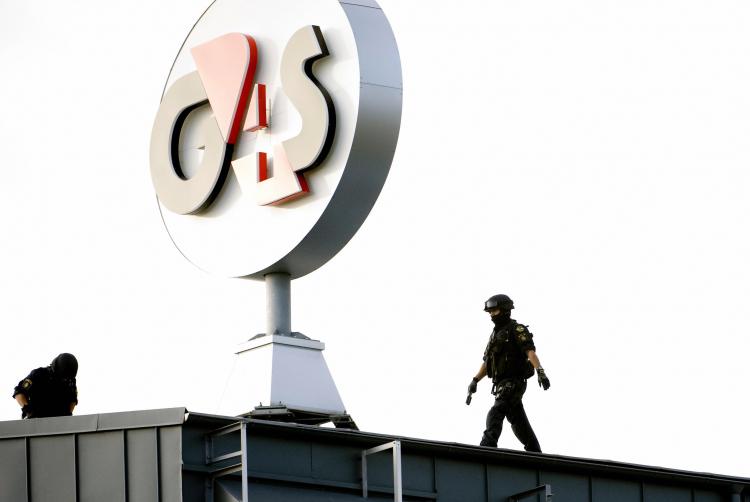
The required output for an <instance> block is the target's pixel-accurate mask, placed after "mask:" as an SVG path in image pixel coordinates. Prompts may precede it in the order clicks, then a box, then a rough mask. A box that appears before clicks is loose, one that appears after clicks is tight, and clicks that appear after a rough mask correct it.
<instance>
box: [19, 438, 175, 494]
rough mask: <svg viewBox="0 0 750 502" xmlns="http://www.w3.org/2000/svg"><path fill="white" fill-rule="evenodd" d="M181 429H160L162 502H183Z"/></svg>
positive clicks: (160, 489) (160, 487)
mask: <svg viewBox="0 0 750 502" xmlns="http://www.w3.org/2000/svg"><path fill="white" fill-rule="evenodd" d="M180 429H181V427H179V426H176V427H163V428H161V429H159V493H160V495H161V496H160V499H159V501H160V502H182V431H181V430H180ZM34 502H36V501H34Z"/></svg>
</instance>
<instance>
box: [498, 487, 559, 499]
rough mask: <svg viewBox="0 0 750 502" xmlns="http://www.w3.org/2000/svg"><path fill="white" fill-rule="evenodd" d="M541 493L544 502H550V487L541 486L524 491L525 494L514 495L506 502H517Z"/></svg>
mask: <svg viewBox="0 0 750 502" xmlns="http://www.w3.org/2000/svg"><path fill="white" fill-rule="evenodd" d="M542 491H543V492H544V502H552V495H553V493H552V485H541V486H537V487H536V488H532V489H531V490H526V491H525V492H521V493H516V494H515V495H511V496H510V497H508V502H518V501H519V500H521V499H525V498H526V497H530V496H532V495H536V494H538V493H539V492H542Z"/></svg>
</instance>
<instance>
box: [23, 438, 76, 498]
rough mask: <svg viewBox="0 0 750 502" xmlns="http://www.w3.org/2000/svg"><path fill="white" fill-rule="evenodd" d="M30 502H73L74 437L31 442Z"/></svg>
mask: <svg viewBox="0 0 750 502" xmlns="http://www.w3.org/2000/svg"><path fill="white" fill-rule="evenodd" d="M29 441H30V444H29V460H30V470H31V500H32V501H33V502H76V471H75V469H76V463H75V436H73V435H67V436H47V437H35V438H31V439H30V440H29Z"/></svg>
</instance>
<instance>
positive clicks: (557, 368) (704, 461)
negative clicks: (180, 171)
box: [0, 0, 750, 476]
mask: <svg viewBox="0 0 750 502" xmlns="http://www.w3.org/2000/svg"><path fill="white" fill-rule="evenodd" d="M380 3H381V6H382V7H383V9H384V11H385V12H386V14H387V15H388V17H389V19H390V22H391V25H392V27H393V29H394V32H395V35H396V39H397V41H398V44H399V50H400V54H401V63H402V67H403V77H404V108H403V119H402V128H401V136H400V139H399V144H398V148H397V151H396V155H395V158H394V162H393V166H392V169H391V174H390V176H389V178H388V180H387V182H386V184H385V187H384V189H383V192H382V194H381V197H380V199H379V200H378V202H377V204H376V206H375V208H374V209H373V211H372V213H371V214H370V217H369V218H368V220H367V221H366V222H365V224H364V225H363V226H362V228H361V229H360V231H359V233H358V234H357V235H356V236H355V237H354V239H352V241H351V242H350V243H349V245H348V246H347V247H346V248H345V249H344V250H343V251H342V252H341V253H339V255H337V256H336V257H335V258H334V259H333V260H331V261H330V262H329V263H328V264H327V265H325V266H323V267H322V268H321V269H319V270H317V271H316V272H314V273H312V274H311V275H309V276H306V277H304V278H302V279H299V280H295V281H294V282H293V284H292V291H293V293H292V294H293V318H292V323H293V329H294V330H295V331H301V332H303V333H304V334H306V335H308V336H310V337H311V338H315V339H320V340H322V341H324V342H325V343H326V346H327V348H326V350H325V353H324V354H325V357H326V360H327V362H328V365H329V367H330V369H331V372H332V373H333V376H334V378H335V380H336V382H337V385H338V388H339V391H340V393H341V396H342V398H343V400H344V403H345V405H346V407H347V410H348V411H349V413H351V414H352V415H353V417H354V418H355V420H356V421H357V423H358V425H359V426H360V428H361V429H363V430H367V431H372V432H380V433H387V434H398V435H404V436H411V437H418V438H425V439H433V440H442V441H456V442H462V443H470V444H477V443H478V442H479V439H480V437H481V433H482V430H483V428H484V417H485V414H486V412H487V410H488V409H489V407H490V406H491V404H492V397H491V396H490V394H489V384H488V382H487V381H486V380H485V381H483V382H482V383H481V384H480V388H479V393H478V394H477V395H475V397H474V401H473V403H472V405H471V406H470V407H467V406H466V405H465V404H464V399H465V392H466V387H467V385H468V383H469V381H470V379H471V377H472V376H473V375H474V374H475V372H476V370H477V368H478V367H479V364H480V363H481V356H482V351H483V350H484V346H485V344H486V341H487V337H488V335H489V333H490V331H491V324H490V322H489V319H488V318H487V316H486V314H485V313H484V312H482V304H483V302H484V300H485V299H486V298H487V297H489V296H490V295H493V294H496V293H500V292H503V293H507V294H509V295H510V296H511V297H512V298H513V299H514V300H515V302H516V307H517V308H516V310H515V311H514V317H515V318H516V319H517V320H518V321H519V322H522V323H524V324H528V325H529V329H530V330H531V331H532V332H533V333H534V335H535V341H536V344H537V348H538V354H539V357H540V359H541V361H542V364H543V365H544V367H545V368H546V370H547V374H548V376H549V378H550V380H551V382H552V387H551V389H550V390H549V391H547V392H543V391H542V390H541V389H539V388H538V387H537V386H536V384H535V383H534V382H531V385H529V389H528V391H527V393H526V396H525V398H524V403H525V405H526V409H527V414H528V415H529V418H530V421H531V423H532V425H533V427H534V429H535V431H536V433H537V436H538V437H539V440H540V443H541V445H542V448H543V450H544V451H545V452H549V453H556V454H563V455H571V456H584V457H593V458H602V459H612V460H618V461H625V462H636V463H643V464H649V465H658V466H664V467H672V468H679V469H688V470H696V471H709V472H715V473H721V474H732V475H741V476H750V464H748V461H747V451H748V450H749V449H750V434H749V433H748V430H747V426H746V422H747V417H748V405H747V402H748V400H747V395H748V390H747V388H746V386H747V384H748V381H747V380H748V379H747V375H748V370H747V368H746V366H745V365H746V364H747V352H748V349H750V337H749V336H748V335H749V334H750V318H749V317H748V315H747V312H748V308H747V305H748V304H749V303H750V260H748V256H749V253H750V239H749V238H748V237H747V234H748V232H747V227H748V221H749V220H750V198H749V197H748V194H750V169H749V168H748V166H750V139H749V138H750V91H749V89H750V57H749V56H750V4H748V3H747V2H740V1H723V0H715V1H711V2H708V1H695V0H648V1H646V0H631V1H628V2H624V1H621V2H612V1H607V0H604V1H603V0H539V1H535V2H507V1H497V0H493V1H489V0H487V1H465V2H461V3H458V2H445V1H431V2H427V1H424V0H400V1H399V0H381V1H380ZM207 6H208V2H207V1H205V0H181V1H177V0H164V1H160V2H146V1H136V2H96V1H92V0H81V1H77V2H52V1H47V0H43V1H38V2H17V1H10V0H0V96H2V98H3V103H2V106H1V107H0V111H1V117H2V118H0V142H2V152H3V155H2V158H1V161H0V162H1V163H0V165H1V166H2V173H3V181H2V182H1V183H0V222H1V223H2V247H0V250H1V251H0V253H2V254H0V257H2V263H3V264H4V267H3V270H4V273H3V277H2V279H3V280H2V282H1V283H0V333H2V337H3V341H4V347H3V349H2V351H0V358H1V359H0V383H2V384H3V385H4V386H5V388H6V391H7V394H6V399H3V400H0V419H3V420H11V419H16V418H18V417H19V416H20V410H19V408H18V406H17V405H16V403H15V401H14V400H13V399H12V398H11V394H12V389H13V386H14V385H15V384H16V383H17V382H18V381H19V380H20V379H22V378H23V377H24V376H25V375H26V374H27V373H28V371H29V370H31V369H32V368H35V367H38V366H43V365H46V364H48V363H49V361H50V360H51V359H52V358H53V357H54V356H55V355H56V354H58V353H59V352H62V351H67V352H72V353H74V354H76V356H78V358H79V361H80V372H79V377H78V385H79V392H80V405H79V408H78V409H77V413H79V414H88V413H99V412H112V411H127V410H136V409H148V408H163V407H172V406H186V407H187V408H188V409H190V410H193V411H199V412H206V413H212V412H215V411H216V409H217V408H218V406H219V400H220V396H221V393H222V391H223V389H224V387H225V385H226V380H227V376H228V375H229V371H230V367H231V364H232V359H233V357H234V354H233V350H234V348H235V347H236V346H237V345H238V344H239V343H241V342H242V341H243V340H245V339H247V338H249V337H251V336H253V335H255V334H257V333H260V332H262V331H263V330H264V327H265V317H264V316H265V314H264V309H265V296H264V295H265V292H264V287H263V284H262V283H259V282H253V281H245V280H237V279H226V278H223V277H218V276H217V277H214V276H210V275H207V274H205V273H203V272H201V271H200V270H198V269H197V268H195V267H193V266H192V265H191V264H190V263H189V262H188V261H187V260H185V259H184V258H183V257H182V255H181V254H180V253H179V251H178V250H177V249H176V248H175V247H174V246H173V244H172V242H171V240H170V238H169V235H168V233H167V232H166V230H165V228H164V226H163V224H162V221H161V218H160V215H159V211H158V206H157V203H156V200H155V195H154V191H153V187H152V185H151V180H150V174H149V167H148V146H149V138H150V133H151V126H152V123H153V119H154V116H155V113H156V110H157V108H158V103H159V99H160V96H161V91H162V88H163V86H164V83H165V81H166V78H167V75H168V73H169V69H170V66H171V64H172V61H173V59H174V57H175V55H176V54H177V51H178V50H179V48H180V45H181V44H182V41H183V40H184V38H185V37H186V36H187V34H188V32H189V30H190V28H191V27H192V26H193V23H194V22H195V21H196V20H197V19H198V17H199V16H200V14H201V13H202V12H203V10H204V9H205V8H206V7H207ZM500 446H501V447H507V448H513V449H521V445H520V443H519V442H518V441H517V440H516V439H515V437H513V435H512V433H511V431H510V427H507V426H506V429H505V431H504V433H503V436H502V438H501V441H500ZM743 456H744V458H743Z"/></svg>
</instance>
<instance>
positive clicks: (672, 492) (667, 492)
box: [555, 485, 693, 502]
mask: <svg viewBox="0 0 750 502" xmlns="http://www.w3.org/2000/svg"><path fill="white" fill-rule="evenodd" d="M643 500H644V502H692V501H693V493H692V490H690V489H688V488H675V487H671V486H660V485H645V486H644V487H643ZM555 502H557V501H555Z"/></svg>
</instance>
